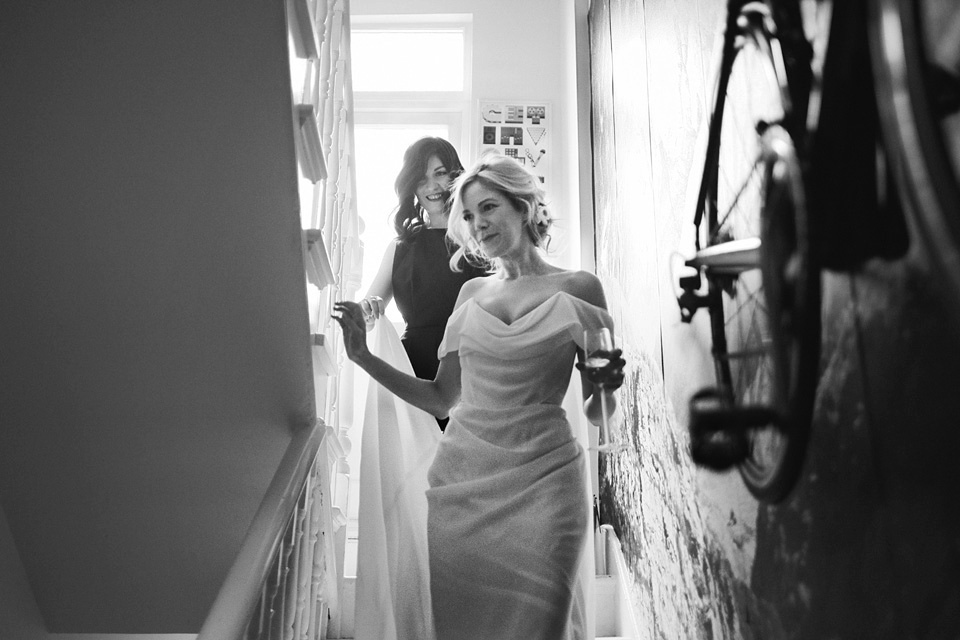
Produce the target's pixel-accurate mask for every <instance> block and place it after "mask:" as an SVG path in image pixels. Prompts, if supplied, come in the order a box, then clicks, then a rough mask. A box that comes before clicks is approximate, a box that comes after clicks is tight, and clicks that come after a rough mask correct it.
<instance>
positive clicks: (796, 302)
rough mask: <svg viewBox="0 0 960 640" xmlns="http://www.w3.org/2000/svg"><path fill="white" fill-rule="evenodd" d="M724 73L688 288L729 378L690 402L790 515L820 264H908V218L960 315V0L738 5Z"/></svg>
mask: <svg viewBox="0 0 960 640" xmlns="http://www.w3.org/2000/svg"><path fill="white" fill-rule="evenodd" d="M893 18H896V20H894V19H893ZM938 25H939V27H938ZM943 25H946V26H945V27H944V26H943ZM868 32H869V35H870V38H871V42H870V45H871V46H870V47H868V46H867V40H868ZM831 46H832V48H833V49H835V51H834V52H833V56H832V57H831V58H828V57H827V53H828V52H829V51H830V49H831ZM874 75H876V77H877V79H878V80H877V84H876V86H875V85H874V80H873V79H874ZM716 77H717V80H716V93H715V95H714V96H713V104H712V110H711V117H710V122H709V131H708V137H707V145H706V153H705V161H704V164H703V168H702V172H701V173H700V175H699V178H700V185H699V191H698V197H697V204H696V210H695V213H694V225H695V228H696V236H695V237H696V239H695V254H694V256H693V257H692V258H690V259H689V260H686V261H685V267H686V269H685V272H684V273H683V274H682V275H681V276H680V277H679V279H678V287H679V292H680V293H679V295H678V302H679V305H680V312H681V318H682V319H683V320H684V321H685V322H690V321H691V320H692V319H693V317H694V314H695V313H696V311H697V310H698V309H701V308H703V309H706V310H707V313H708V315H709V325H710V335H711V341H712V349H711V352H712V356H713V362H714V371H715V378H716V385H715V386H714V387H711V388H708V389H704V390H702V391H700V392H698V393H696V394H694V396H693V398H692V399H691V402H690V424H689V430H690V453H691V456H692V458H693V459H694V461H695V462H696V463H697V464H699V465H701V466H704V467H708V468H712V469H717V470H722V469H728V468H731V467H734V466H736V467H737V468H738V469H739V471H740V475H741V476H742V478H743V480H744V483H745V485H746V486H747V488H748V489H749V490H750V492H751V493H752V494H753V495H754V496H755V497H756V498H757V499H759V500H760V501H763V502H768V503H776V502H779V501H781V500H783V499H784V498H785V497H786V496H787V495H788V494H789V493H790V491H791V489H792V488H793V486H794V485H795V484H796V482H797V480H798V478H799V476H800V473H801V470H802V467H803V461H804V457H805V455H806V449H807V443H808V441H809V437H810V430H811V421H812V418H813V406H814V401H815V397H816V387H817V381H818V375H819V370H818V369H819V367H818V365H819V356H820V271H821V268H830V269H838V270H849V269H856V268H858V265H860V264H862V263H863V261H865V260H867V259H870V258H872V257H877V256H881V257H885V258H891V257H899V256H900V255H902V253H903V251H905V246H906V236H905V231H904V237H903V242H901V241H900V238H899V234H898V229H899V228H901V227H903V228H904V230H905V227H904V224H903V215H904V212H906V214H907V215H910V216H912V217H913V218H914V220H915V227H916V228H919V229H920V234H921V235H924V236H928V237H930V236H935V240H930V239H929V238H928V239H927V242H928V246H927V247H926V249H927V250H928V251H929V253H930V254H932V256H933V258H934V263H935V265H936V266H938V267H939V269H940V273H941V274H943V277H944V280H945V281H946V286H945V287H944V290H945V292H946V293H947V295H948V296H949V297H950V298H951V300H952V301H953V302H954V303H955V307H956V308H958V309H960V250H958V247H960V187H958V185H960V3H955V2H953V0H848V1H847V2H845V3H842V4H834V3H832V2H830V1H829V0H766V1H762V2H760V1H754V2H744V1H743V0H728V3H727V14H726V22H725V28H724V34H723V38H722V51H721V54H720V61H719V65H718V69H717V73H716ZM878 104H879V114H878ZM881 134H882V135H881ZM888 150H889V151H888ZM881 194H886V195H881ZM901 198H902V200H901ZM901 203H903V207H902V208H901ZM871 229H873V230H874V232H873V235H871V232H870V230H871ZM876 229H880V232H876V231H875V230H876ZM958 317H960V316H958Z"/></svg>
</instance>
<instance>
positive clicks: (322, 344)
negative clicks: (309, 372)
mask: <svg viewBox="0 0 960 640" xmlns="http://www.w3.org/2000/svg"><path fill="white" fill-rule="evenodd" d="M310 351H311V352H312V353H313V371H314V373H315V374H317V375H321V376H332V375H333V374H334V366H333V348H332V346H331V344H330V340H329V339H328V338H327V336H325V335H324V334H322V333H313V334H311V335H310Z"/></svg>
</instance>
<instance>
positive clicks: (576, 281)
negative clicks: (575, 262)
mask: <svg viewBox="0 0 960 640" xmlns="http://www.w3.org/2000/svg"><path fill="white" fill-rule="evenodd" d="M563 290H564V291H566V292H567V293H569V294H570V295H572V296H575V297H577V298H580V299H581V300H583V301H584V302H589V303H590V304H592V305H593V306H595V307H600V308H601V309H606V308H607V298H606V296H605V295H604V294H603V285H602V284H600V278H598V277H597V276H596V275H594V274H592V273H590V272H589V271H568V272H567V274H566V277H565V278H564V282H563Z"/></svg>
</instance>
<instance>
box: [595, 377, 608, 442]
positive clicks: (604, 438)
mask: <svg viewBox="0 0 960 640" xmlns="http://www.w3.org/2000/svg"><path fill="white" fill-rule="evenodd" d="M598 388H599V389H600V439H601V442H600V445H601V446H604V445H609V444H610V425H609V424H608V423H607V393H606V392H605V391H604V390H603V387H598Z"/></svg>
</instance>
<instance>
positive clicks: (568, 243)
mask: <svg viewBox="0 0 960 640" xmlns="http://www.w3.org/2000/svg"><path fill="white" fill-rule="evenodd" d="M573 5H574V1H573V0H524V1H523V2H516V0H483V1H478V0H406V1H405V2H403V3H399V2H396V0H351V2H350V11H351V15H354V16H359V15H390V14H398V13H399V14H430V13H447V14H449V13H468V14H472V15H473V106H474V108H475V107H476V103H477V101H478V100H480V101H482V100H515V101H517V102H524V101H543V102H548V103H550V104H551V105H552V107H553V110H554V113H555V114H556V115H555V118H556V120H555V123H554V125H553V129H552V133H551V135H552V136H553V140H552V143H551V144H552V146H553V150H554V154H555V158H554V160H555V163H554V165H553V166H554V169H553V172H554V174H553V176H552V180H553V186H552V188H551V189H550V192H549V193H548V194H547V195H548V197H549V199H550V201H551V203H552V205H553V209H554V211H555V212H556V215H557V216H558V217H559V218H560V221H559V222H558V224H557V226H556V227H555V231H554V233H553V242H552V244H551V256H552V259H553V260H554V261H555V262H557V263H558V264H560V265H562V266H567V267H579V265H580V215H581V211H580V208H581V205H580V191H579V184H578V183H579V175H578V168H577V166H578V163H579V154H578V151H577V150H578V145H577V140H576V138H575V132H576V131H577V105H576V100H575V97H576V90H575V82H576V79H575V74H576V69H575V68H574V66H573V63H572V60H573V52H572V51H571V50H570V49H571V47H573V46H574V40H573V35H572V33H571V31H572V29H573V17H572V15H573V11H574V8H573ZM424 71H425V72H427V71H429V61H426V60H425V61H424ZM587 106H589V105H587ZM476 118H477V116H476V114H475V113H474V114H472V115H471V118H470V120H469V121H468V122H467V123H466V125H467V126H468V127H472V128H473V129H476V128H477V122H476ZM477 137H478V136H477V134H476V133H475V135H474V143H473V149H474V150H475V149H477V148H478V146H479V144H478V143H479V141H478V140H477ZM588 149H589V147H588ZM467 153H470V150H464V158H463V161H464V164H467V165H469V164H470V162H471V161H472V160H473V157H470V156H468V155H467ZM384 179H386V180H389V181H391V182H392V180H393V177H392V176H386V177H385V178H384ZM587 213H588V215H592V213H590V212H587Z"/></svg>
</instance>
